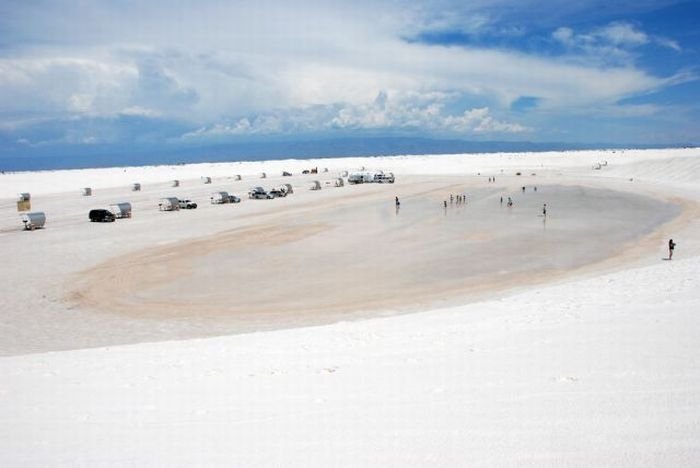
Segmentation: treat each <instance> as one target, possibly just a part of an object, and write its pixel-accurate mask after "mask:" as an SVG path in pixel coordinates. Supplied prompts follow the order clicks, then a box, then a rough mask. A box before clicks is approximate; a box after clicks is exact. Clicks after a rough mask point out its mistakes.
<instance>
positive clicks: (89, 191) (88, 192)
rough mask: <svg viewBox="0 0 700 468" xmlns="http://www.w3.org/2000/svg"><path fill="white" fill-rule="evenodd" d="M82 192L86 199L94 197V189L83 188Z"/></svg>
mask: <svg viewBox="0 0 700 468" xmlns="http://www.w3.org/2000/svg"><path fill="white" fill-rule="evenodd" d="M80 192H81V193H82V194H83V196H84V197H89V196H90V195H92V188H90V187H83V188H82V189H81V191H80Z"/></svg>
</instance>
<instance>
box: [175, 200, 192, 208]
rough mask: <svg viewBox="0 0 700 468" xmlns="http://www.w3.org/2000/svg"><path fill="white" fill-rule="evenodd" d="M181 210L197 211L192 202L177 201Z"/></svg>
mask: <svg viewBox="0 0 700 468" xmlns="http://www.w3.org/2000/svg"><path fill="white" fill-rule="evenodd" d="M178 204H179V205H180V209H181V210H195V209H197V204H196V203H195V202H193V201H192V200H178Z"/></svg>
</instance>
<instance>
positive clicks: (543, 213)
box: [542, 203, 547, 218]
mask: <svg viewBox="0 0 700 468" xmlns="http://www.w3.org/2000/svg"><path fill="white" fill-rule="evenodd" d="M542 216H544V217H545V218H546V217H547V204H546V203H545V204H544V206H542Z"/></svg>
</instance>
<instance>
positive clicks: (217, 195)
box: [209, 192, 230, 205]
mask: <svg viewBox="0 0 700 468" xmlns="http://www.w3.org/2000/svg"><path fill="white" fill-rule="evenodd" d="M209 199H210V200H211V203H212V205H223V204H224V203H229V201H230V196H229V194H228V192H214V193H212V194H211V197H209Z"/></svg>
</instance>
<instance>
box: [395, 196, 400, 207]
mask: <svg viewBox="0 0 700 468" xmlns="http://www.w3.org/2000/svg"><path fill="white" fill-rule="evenodd" d="M395 198H396V206H397V207H398V206H399V205H401V202H399V197H395Z"/></svg>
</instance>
